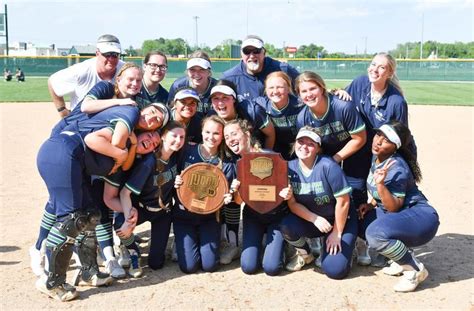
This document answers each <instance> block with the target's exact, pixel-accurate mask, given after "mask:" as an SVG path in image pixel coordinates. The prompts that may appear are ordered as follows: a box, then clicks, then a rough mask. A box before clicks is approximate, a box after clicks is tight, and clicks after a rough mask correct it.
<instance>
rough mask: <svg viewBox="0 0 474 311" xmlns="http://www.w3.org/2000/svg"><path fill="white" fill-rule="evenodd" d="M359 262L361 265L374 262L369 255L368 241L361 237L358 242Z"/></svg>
mask: <svg viewBox="0 0 474 311" xmlns="http://www.w3.org/2000/svg"><path fill="white" fill-rule="evenodd" d="M356 253H357V264H358V265H359V266H368V265H370V263H371V262H372V260H371V258H370V255H369V246H368V245H367V242H366V241H364V240H361V239H359V240H358V241H357V244H356Z"/></svg>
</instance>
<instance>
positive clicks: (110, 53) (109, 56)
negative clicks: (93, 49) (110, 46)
mask: <svg viewBox="0 0 474 311" xmlns="http://www.w3.org/2000/svg"><path fill="white" fill-rule="evenodd" d="M102 56H104V57H105V58H117V57H119V53H116V52H107V53H102Z"/></svg>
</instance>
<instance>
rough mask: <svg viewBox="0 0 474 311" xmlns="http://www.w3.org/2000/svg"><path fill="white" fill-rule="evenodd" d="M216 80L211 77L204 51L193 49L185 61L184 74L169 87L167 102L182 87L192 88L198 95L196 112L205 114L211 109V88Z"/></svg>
mask: <svg viewBox="0 0 474 311" xmlns="http://www.w3.org/2000/svg"><path fill="white" fill-rule="evenodd" d="M216 83H217V80H216V79H214V78H213V77H212V69H211V59H210V58H209V55H207V53H206V52H204V51H200V50H198V51H194V52H193V53H192V54H191V55H189V60H188V62H187V63H186V76H185V77H182V78H179V79H177V80H176V81H174V82H173V84H172V85H171V87H170V94H169V97H168V102H169V103H171V102H172V101H174V100H175V97H176V93H177V92H178V91H179V90H180V89H182V88H184V87H190V88H193V89H194V90H195V91H196V92H197V93H198V94H199V95H198V96H199V105H198V107H197V110H198V112H200V113H202V114H204V115H206V114H207V113H208V112H209V111H210V110H211V109H212V106H211V100H210V97H211V89H212V88H213V87H214V85H216Z"/></svg>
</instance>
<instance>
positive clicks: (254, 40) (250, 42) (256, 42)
mask: <svg viewBox="0 0 474 311" xmlns="http://www.w3.org/2000/svg"><path fill="white" fill-rule="evenodd" d="M247 46H253V47H254V48H257V49H261V48H263V40H262V39H261V38H260V37H258V36H253V35H250V36H247V37H245V39H244V41H242V50H243V49H245V48H246V47H247Z"/></svg>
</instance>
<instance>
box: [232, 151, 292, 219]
mask: <svg viewBox="0 0 474 311" xmlns="http://www.w3.org/2000/svg"><path fill="white" fill-rule="evenodd" d="M237 179H238V180H239V181H240V188H239V193H240V196H241V197H242V199H243V200H244V202H245V203H246V204H247V205H248V206H249V207H250V208H252V209H253V210H255V211H257V212H259V213H260V214H266V213H268V212H270V211H271V210H273V209H274V208H275V207H277V206H278V205H280V204H281V202H283V198H282V197H280V196H279V195H278V194H279V193H280V191H281V190H282V189H283V188H286V187H288V163H287V162H286V161H285V160H284V159H283V158H282V157H281V155H280V154H279V153H276V152H264V153H263V152H249V153H245V154H242V157H241V158H240V159H239V160H238V161H237Z"/></svg>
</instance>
